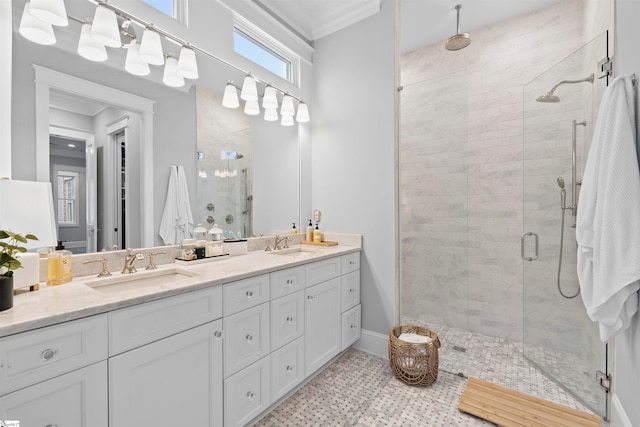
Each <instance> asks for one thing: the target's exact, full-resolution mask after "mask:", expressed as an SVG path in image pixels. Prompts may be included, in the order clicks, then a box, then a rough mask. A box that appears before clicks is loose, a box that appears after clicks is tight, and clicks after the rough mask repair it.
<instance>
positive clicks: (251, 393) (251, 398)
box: [247, 391, 255, 400]
mask: <svg viewBox="0 0 640 427" xmlns="http://www.w3.org/2000/svg"><path fill="white" fill-rule="evenodd" d="M253 396H255V394H253V392H252V391H248V392H247V400H253Z"/></svg>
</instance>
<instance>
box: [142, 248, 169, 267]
mask: <svg viewBox="0 0 640 427" xmlns="http://www.w3.org/2000/svg"><path fill="white" fill-rule="evenodd" d="M166 254H167V253H166V252H149V265H147V268H145V270H155V269H157V268H158V266H157V265H156V263H155V262H153V257H154V256H156V255H166Z"/></svg>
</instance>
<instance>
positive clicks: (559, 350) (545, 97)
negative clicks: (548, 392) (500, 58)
mask: <svg viewBox="0 0 640 427" xmlns="http://www.w3.org/2000/svg"><path fill="white" fill-rule="evenodd" d="M607 43H608V40H607V34H606V33H603V34H602V35H601V36H600V37H598V38H596V39H594V40H593V41H591V42H590V43H588V44H586V45H585V46H583V47H582V48H581V49H579V50H577V51H576V52H574V53H573V54H572V55H570V56H569V57H567V58H565V59H564V60H563V61H561V62H560V63H558V64H557V65H555V66H554V67H552V68H551V69H549V70H547V71H545V72H544V73H542V74H540V75H539V76H538V77H536V78H535V79H534V80H532V81H531V82H530V83H528V84H527V85H525V87H524V93H523V103H524V105H523V114H524V120H523V126H524V128H523V135H524V141H523V143H524V147H523V172H524V178H523V185H524V215H523V226H524V228H523V229H524V232H525V233H524V234H523V236H522V239H523V241H522V252H523V258H524V261H523V263H524V272H523V274H524V337H523V341H524V355H525V357H526V358H527V359H528V360H529V361H531V362H532V363H533V364H534V365H536V366H537V367H538V368H540V369H541V370H542V371H543V372H545V374H547V375H548V376H549V377H551V378H552V379H554V380H555V381H556V382H558V383H560V384H561V385H562V386H563V387H565V388H566V389H568V390H569V391H570V392H571V393H573V394H574V395H575V396H576V397H578V398H579V399H580V400H581V401H582V402H583V403H584V404H586V405H587V406H588V407H589V408H591V409H592V410H593V411H595V412H596V413H598V414H599V415H601V416H605V414H606V394H605V393H604V392H603V390H602V389H601V388H600V387H599V386H598V385H597V384H596V381H595V374H596V371H602V372H606V347H605V345H604V344H603V343H602V342H601V341H600V339H599V334H598V329H597V327H596V326H595V325H594V324H593V322H591V320H590V319H589V318H588V317H587V314H586V311H585V308H584V305H583V302H582V298H581V296H580V295H579V293H578V291H579V285H578V277H577V273H576V264H577V257H576V233H575V221H576V217H575V207H576V206H579V199H580V198H579V194H580V181H581V177H582V171H583V169H584V163H585V160H586V156H587V153H588V150H589V146H590V143H591V137H592V135H593V129H594V127H595V120H596V114H597V110H598V105H599V103H600V99H601V97H602V94H603V92H604V89H605V88H606V80H607V79H606V78H603V79H599V78H598V75H597V74H598V62H599V61H600V60H601V59H603V58H605V57H606V56H607ZM592 74H594V78H593V80H592V79H591V78H590V77H591V75H592ZM561 206H564V207H565V209H562V208H561Z"/></svg>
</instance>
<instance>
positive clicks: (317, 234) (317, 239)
mask: <svg viewBox="0 0 640 427" xmlns="http://www.w3.org/2000/svg"><path fill="white" fill-rule="evenodd" d="M313 241H314V242H315V243H320V242H322V232H321V231H320V228H319V227H318V223H316V228H315V230H313Z"/></svg>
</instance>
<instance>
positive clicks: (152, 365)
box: [109, 320, 223, 427]
mask: <svg viewBox="0 0 640 427" xmlns="http://www.w3.org/2000/svg"><path fill="white" fill-rule="evenodd" d="M222 381H223V380H222V321H220V320H217V321H215V322H211V323H207V324H204V325H202V326H199V327H197V328H194V329H190V330H188V331H185V332H182V333H179V334H177V335H173V336H171V337H168V338H165V339H162V340H160V341H156V342H154V343H151V344H148V345H145V346H143V347H139V348H137V349H135V350H131V351H129V352H126V353H123V354H120V355H118V356H115V357H112V358H111V359H109V402H110V407H109V420H110V426H111V427H127V426H128V427H140V426H209V427H212V426H220V425H222V387H223V382H222Z"/></svg>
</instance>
